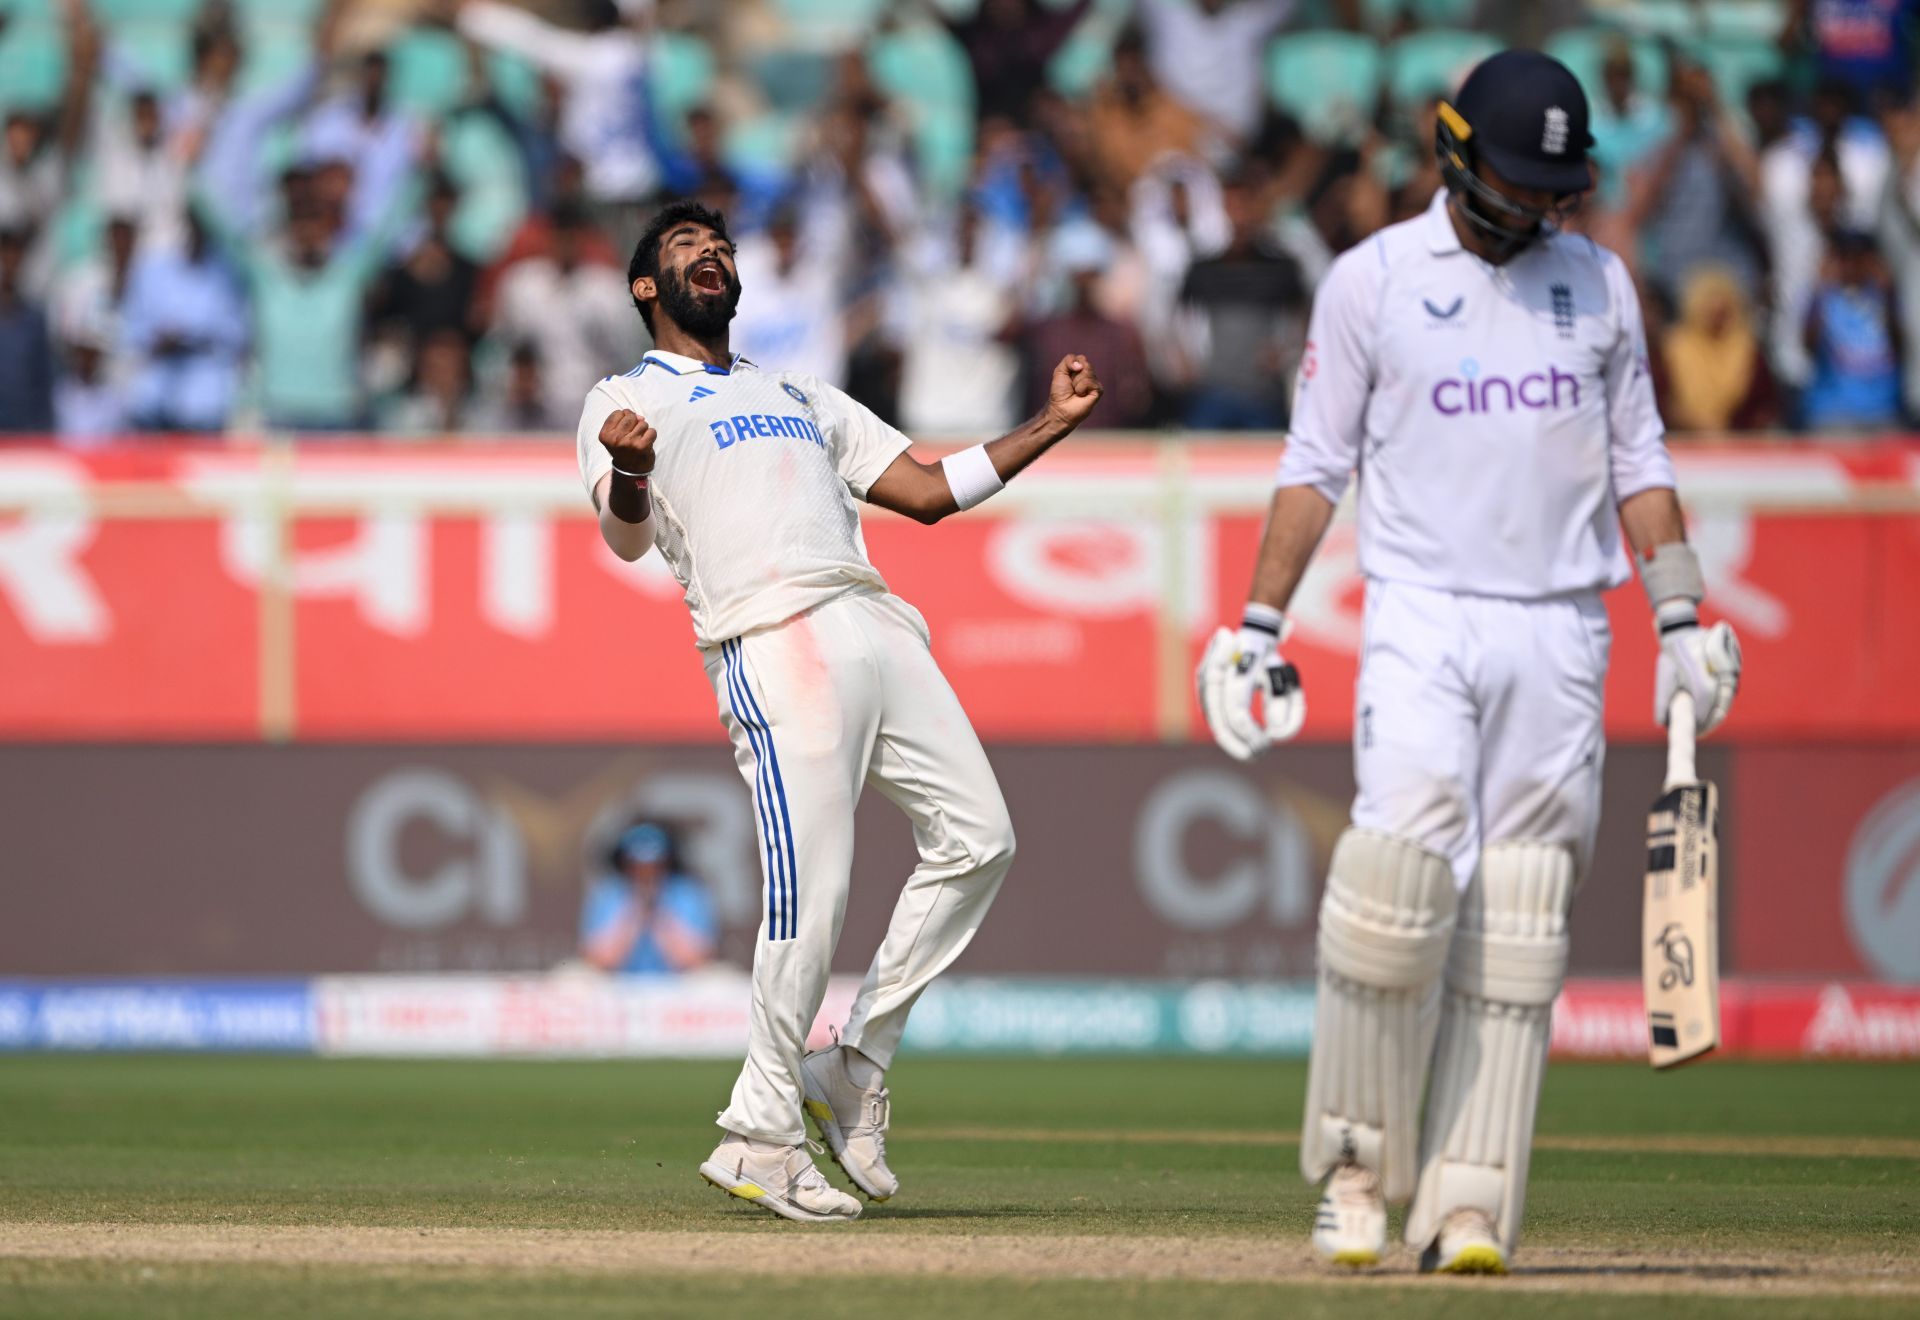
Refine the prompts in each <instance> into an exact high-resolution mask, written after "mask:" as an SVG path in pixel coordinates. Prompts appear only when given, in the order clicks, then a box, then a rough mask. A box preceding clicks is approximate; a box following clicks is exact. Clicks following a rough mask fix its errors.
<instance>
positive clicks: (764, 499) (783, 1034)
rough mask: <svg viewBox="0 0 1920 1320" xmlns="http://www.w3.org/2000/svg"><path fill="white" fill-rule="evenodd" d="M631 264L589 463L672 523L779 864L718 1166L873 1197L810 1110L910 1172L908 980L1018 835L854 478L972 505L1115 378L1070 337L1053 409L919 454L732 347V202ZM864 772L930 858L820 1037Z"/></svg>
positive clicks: (641, 510) (723, 1171)
mask: <svg viewBox="0 0 1920 1320" xmlns="http://www.w3.org/2000/svg"><path fill="white" fill-rule="evenodd" d="M627 281H628V285H629V287H630V289H631V292H632V295H633V301H634V305H635V306H636V307H637V308H638V309H639V312H640V318H641V320H643V321H644V322H646V325H647V330H648V332H649V333H650V334H651V335H652V336H653V342H654V344H655V347H654V349H653V350H652V351H651V352H649V353H648V354H647V355H646V356H645V357H644V358H643V359H641V361H640V363H639V365H638V366H636V367H634V368H633V370H631V371H629V372H627V373H626V374H625V375H622V376H612V377H609V378H607V379H605V380H603V381H601V382H600V383H599V384H598V385H595V386H594V387H593V389H592V390H591V391H590V392H589V393H588V395H587V402H586V408H585V410H584V411H583V412H582V413H581V416H580V429H579V434H578V447H579V460H580V477H581V480H582V481H583V482H585V484H586V488H587V490H588V491H589V492H590V493H591V494H592V497H593V504H594V507H595V509H596V510H598V512H599V518H600V534H601V536H602V537H603V538H604V539H605V541H606V543H607V545H608V546H609V547H610V548H611V549H612V550H613V552H614V553H615V554H617V555H619V556H620V557H621V558H622V559H625V560H629V561H632V560H637V559H639V558H640V557H641V556H642V555H644V554H646V552H647V551H648V550H649V549H650V548H653V547H656V546H657V547H658V548H659V551H660V554H661V555H662V557H663V558H664V559H665V560H666V562H667V565H668V567H669V568H670V569H672V571H673V575H674V577H675V578H676V579H677V580H678V581H679V582H680V584H681V586H683V587H684V588H685V589H686V602H687V609H688V611H689V612H690V613H691V614H692V616H693V629H694V639H695V641H696V643H697V644H698V646H699V647H700V651H701V654H702V656H703V657H704V660H705V664H706V671H707V678H708V680H709V681H710V682H711V683H712V684H713V691H714V696H715V699H716V702H717V704H718V706H719V714H720V722H721V724H722V725H723V726H724V727H725V729H726V731H727V734H728V737H729V738H730V739H731V740H732V742H733V753H734V760H735V762H736V763H737V764H738V765H739V767H740V774H741V777H742V778H744V779H745V780H746V783H747V789H748V791H749V792H750V793H751V795H752V798H753V806H754V811H755V814H756V817H757V820H758V835H759V842H760V848H761V861H762V863H763V871H764V876H765V883H766V894H765V903H764V906H763V909H762V914H761V922H760V930H759V936H758V941H757V943H756V945H755V949H754V959H753V1007H752V1015H751V1027H750V1035H749V1039H748V1045H747V1060H746V1066H745V1067H744V1068H742V1069H741V1072H740V1077H739V1080H738V1081H736V1082H735V1083H734V1087H733V1097H732V1100H731V1102H730V1103H729V1104H728V1105H727V1108H726V1110H725V1112H723V1113H722V1114H721V1115H720V1118H719V1125H720V1127H721V1128H722V1129H724V1131H725V1134H726V1135H725V1136H724V1137H723V1138H722V1140H721V1141H720V1144H719V1145H718V1146H717V1147H715V1149H714V1152H713V1154H712V1155H711V1156H710V1157H709V1158H708V1159H707V1161H706V1163H704V1164H702V1165H701V1166H700V1174H701V1176H702V1177H704V1178H705V1179H706V1180H707V1181H708V1182H710V1183H712V1184H714V1185H715V1186H716V1187H719V1188H720V1189H722V1190H723V1191H726V1192H728V1193H730V1194H732V1195H734V1196H736V1197H739V1198H741V1199H742V1200H745V1201H748V1202H751V1203H752V1204H755V1205H758V1206H762V1207H764V1208H766V1209H768V1210H771V1211H772V1212H773V1213H775V1214H777V1215H781V1216H783V1217H785V1218H787V1219H795V1220H806V1221H832V1220H849V1219H854V1218H857V1217H858V1216H859V1214H860V1203H859V1202H858V1201H856V1200H855V1199H854V1198H853V1197H851V1196H848V1195H846V1194H845V1193H844V1192H841V1191H839V1190H837V1189H835V1188H834V1187H832V1186H830V1185H829V1184H828V1182H827V1181H826V1179H825V1178H823V1177H822V1176H821V1175H820V1172H819V1170H818V1169H816V1168H815V1167H814V1164H813V1161H812V1159H811V1157H810V1156H809V1155H808V1153H807V1146H806V1144H805V1143H806V1134H805V1128H804V1125H803V1119H802V1112H803V1110H804V1112H805V1113H806V1114H810V1115H811V1116H812V1117H813V1119H814V1121H815V1123H816V1124H817V1125H818V1127H819V1130H820V1135H821V1137H822V1138H823V1139H824V1141H825V1142H826V1144H827V1148H828V1150H829V1151H830V1153H831V1154H832V1156H833V1158H834V1159H835V1161H837V1162H838V1163H839V1165H840V1166H841V1168H842V1169H843V1170H845V1172H846V1174H847V1176H848V1177H849V1178H850V1179H851V1180H852V1181H853V1184H854V1185H855V1186H856V1187H858V1188H859V1189H860V1190H861V1191H862V1192H864V1193H866V1194H867V1195H868V1196H869V1197H871V1198H873V1199H874V1200H876V1201H884V1200H886V1199H887V1198H888V1197H890V1196H892V1195H893V1194H894V1192H895V1191H896V1190H897V1189H898V1181H897V1180H896V1179H895V1177H894V1175H893V1173H892V1171H891V1170H889V1169H888V1167H887V1158H886V1132H887V1123H888V1115H889V1098H888V1091H887V1087H886V1082H885V1076H886V1070H887V1066H888V1065H889V1064H890V1063H891V1062H892V1059H893V1054H894V1050H895V1048H896V1047H897V1046H898V1045H899V1043H900V1035H901V1032H902V1031H903V1030H904V1029H905V1027H906V1023H907V1013H908V1011H909V1010H910V1009H912V1007H913V1004H914V1001H915V1000H916V999H918V998H919V996H920V992H921V991H922V990H924V989H926V987H927V983H928V982H929V981H931V980H932V979H933V978H934V977H935V976H937V975H938V974H939V973H940V972H941V971H942V970H943V969H945V968H946V967H947V966H948V965H949V964H950V963H952V962H953V960H954V959H955V958H957V957H958V956H959V955H960V952H961V951H962V950H963V949H965V948H966V947H967V943H968V941H970V940H971V939H972V938H973V934H974V931H976V930H977V929H978V928H979V926H980V920H981V918H982V917H983V916H985V915H986V910H987V906H988V905H989V904H990V903H992V901H993V896H994V894H995V892H996V891H997V890H998V889H999V888H1000V882H1001V880H1002V879H1003V878H1004V877H1005V876H1006V874H1007V867H1008V865H1009V864H1010V863H1011V862H1012V860H1013V826H1012V824H1011V822H1010V821H1009V820H1008V818H1007V807H1006V803H1005V802H1004V801H1003V800H1002V798H1001V796H1000V788H999V786H998V784H996V783H995V781H994V777H993V769H992V767H991V766H990V765H988V763H987V757H986V753H985V751H983V750H982V748H981V746H980V740H979V739H978V738H977V737H976V736H975V734H974V732H973V728H972V726H971V725H970V724H968V722H967V716H966V712H964V711H963V710H961V709H960V703H959V701H958V700H957V699H956V698H955V697H954V694H953V690H952V688H950V687H948V685H947V681H946V679H945V677H943V676H942V675H941V673H940V670H939V667H938V666H937V665H935V664H934V660H933V655H932V652H931V651H930V650H929V649H928V634H927V625H926V622H925V621H924V620H923V619H922V618H921V617H920V614H919V612H918V611H916V610H915V609H914V608H913V607H912V606H910V605H908V604H907V603H906V602H905V601H903V600H901V599H900V598H899V597H897V596H895V595H893V594H891V593H890V592H889V591H888V590H887V584H886V583H885V582H884V581H883V580H882V579H881V577H880V574H879V573H878V572H876V571H875V569H874V567H873V565H872V563H870V562H869V561H868V559H867V550H866V544H865V542H864V541H863V539H862V537H861V534H860V512H859V504H858V502H859V501H862V500H864V501H866V502H868V503H871V504H877V505H879V506H881V507H882V508H887V509H892V510H894V511H895V512H897V513H903V514H905V515H907V516H908V517H910V518H913V519H915V520H917V521H919V522H923V523H929V524H931V523H935V522H938V521H939V520H940V519H942V518H944V517H946V516H947V515H948V514H950V513H954V512H956V511H958V510H961V509H968V508H972V507H973V506H974V505H976V504H978V503H980V502H981V501H982V500H984V499H986V498H988V497H989V496H991V495H992V494H994V493H995V492H996V491H998V490H1000V489H1001V487H1002V486H1003V484H1004V483H1005V482H1006V481H1007V480H1009V479H1010V478H1012V477H1013V476H1014V475H1015V474H1016V473H1018V472H1020V471H1021V470H1022V469H1023V468H1025V467H1026V466H1027V465H1028V464H1029V463H1031V462H1033V461H1034V460H1035V459H1036V458H1038V457H1039V456H1040V455H1041V454H1043V453H1045V452H1046V451H1047V450H1048V449H1049V448H1051V447H1052V446H1053V445H1054V444H1056V443H1058V442H1059V441H1060V440H1061V439H1063V438H1064V437H1065V436H1066V435H1067V434H1068V433H1069V432H1071V431H1072V430H1073V429H1074V428H1075V427H1077V426H1078V425H1080V423H1081V422H1082V421H1084V420H1086V417H1087V414H1088V413H1089V412H1091V411H1092V410H1093V407H1094V405H1095V404H1096V403H1098V402H1099V400H1100V382H1099V380H1098V379H1097V378H1096V377H1095V375H1094V371H1093V365H1092V363H1090V362H1088V361H1087V359H1086V358H1084V357H1080V356H1077V355H1070V356H1068V357H1066V358H1063V359H1062V360H1061V361H1060V363H1059V365H1057V366H1056V367H1055V368H1054V370H1053V382H1052V388H1051V392H1050V395H1049V398H1048V402H1047V406H1046V407H1045V408H1044V409H1043V410H1042V411H1041V412H1040V413H1039V414H1038V415H1036V416H1034V417H1033V418H1031V419H1029V420H1028V421H1026V422H1023V423H1021V424H1020V425H1019V426H1017V427H1015V428H1014V429H1013V430H1012V431H1009V432H1008V433H1007V434H1006V435H1003V436H1001V437H1000V438H998V439H996V440H994V441H992V442H990V443H988V444H984V445H975V446H973V447H972V448H970V449H965V450H962V451H961V452H959V453H957V454H953V455H951V456H949V457H948V458H946V459H944V460H942V461H941V462H939V463H933V464H928V463H922V462H920V461H918V460H917V459H915V458H914V457H913V456H912V455H911V454H909V453H908V452H907V450H908V447H909V444H910V443H911V442H910V441H909V440H908V439H907V437H906V436H904V435H902V434H901V433H900V432H899V431H896V430H895V429H894V428H893V427H891V426H888V425H887V424H886V423H884V422H882V421H881V420H880V419H879V418H878V417H876V416H874V414H873V413H871V412H869V411H868V410H867V409H866V408H864V407H862V406H861V405H860V404H858V403H856V402H854V400H853V399H851V398H849V397H848V396H847V395H846V394H844V393H842V392H841V391H840V390H838V389H836V388H834V387H833V386H831V385H828V384H826V383H825V382H823V381H821V380H818V379H816V378H815V377H812V376H807V375H801V374H799V373H795V372H786V371H777V370H769V371H762V370H760V369H759V368H757V367H756V366H755V365H754V364H753V363H751V362H749V361H747V360H745V359H744V358H740V357H737V356H735V355H733V354H731V353H730V352H729V351H728V347H727V340H728V324H729V322H731V321H732V319H733V314H734V309H735V307H736V306H737V305H738V303H739V300H740V278H739V272H738V269H737V268H736V266H735V264H734V248H733V243H732V242H731V241H730V240H729V239H728V237H727V228H726V221H725V220H724V218H723V217H722V216H720V215H719V214H718V213H717V212H714V211H710V210H708V209H707V208H705V207H703V206H701V205H699V204H698V203H695V202H675V203H673V204H671V205H669V206H667V207H666V208H665V209H664V210H662V211H660V212H659V214H657V215H655V216H654V217H653V219H652V221H651V222H650V223H649V224H648V225H647V228H646V231H645V233H643V234H642V235H641V237H640V241H639V244H638V246H637V247H636V248H635V249H634V253H633V260H632V263H631V264H630V265H629V267H628V270H627ZM866 784H872V785H873V786H874V787H875V788H876V789H878V790H879V791H880V793H881V794H882V795H883V796H885V797H886V798H887V800H888V801H890V802H892V803H893V804H894V805H895V806H897V807H899V808H900V810H902V811H903V812H905V813H906V815H907V817H908V819H909V820H911V821H912V822H913V835H914V843H915V846H916V847H917V849H918V851H919V854H920V862H919V865H918V866H917V867H916V868H915V869H914V871H913V874H912V875H911V876H909V877H908V878H907V882H906V887H905V888H904V890H902V892H901V894H900V898H899V901H898V903H897V905H896V906H895V908H894V912H893V920H892V923H891V924H890V925H889V927H888V929H887V934H886V938H885V939H884V940H883V941H882V942H881V945H880V949H879V952H878V954H876V955H875V957H874V960H873V965H872V967H871V969H869V971H868V972H867V976H866V980H865V981H864V982H863V983H862V985H861V987H860V992H859V997H858V998H857V999H856V1000H855V1001H854V1005H853V1011H852V1013H851V1015H850V1016H849V1017H848V1019H847V1023H846V1027H845V1030H843V1031H841V1032H840V1033H839V1034H838V1041H837V1043H836V1044H835V1045H834V1046H833V1047H831V1048H828V1049H824V1050H820V1051H816V1052H815V1053H812V1054H805V1049H806V1039H807V1033H808V1031H809V1030H810V1029H811V1027H812V1025H813V1020H814V1016H815V1014H817V1013H818V1012H819V1010H820V1003H821V1000H822V998H823V997H824V996H825V994H826V987H827V971H828V967H829V964H830V963H831V961H832V957H833V950H834V945H835V943H836V942H837V941H838V939H839V937H840V921H841V916H842V914H843V913H844V912H845V910H846V904H847V883H848V875H849V872H850V869H851V867H852V863H853V809H854V804H855V803H856V802H857V801H858V800H859V797H860V792H861V788H862V787H863V786H864V785H866ZM803 1056H804V1057H803Z"/></svg>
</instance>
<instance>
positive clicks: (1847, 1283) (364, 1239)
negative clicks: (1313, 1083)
mask: <svg viewBox="0 0 1920 1320" xmlns="http://www.w3.org/2000/svg"><path fill="white" fill-rule="evenodd" d="M785 1231H787V1232H790V1233H792V1234H793V1235H795V1236H796V1237H798V1236H800V1235H805V1237H804V1240H805V1241H806V1242H807V1245H808V1248H809V1249H807V1250H802V1251H793V1252H786V1251H782V1252H777V1253H776V1252H762V1253H751V1252H743V1251H742V1250H741V1239H740V1237H739V1236H738V1235H737V1234H730V1233H728V1234H717V1233H701V1232H673V1231H665V1232H652V1233H628V1232H606V1231H601V1232H593V1231H584V1232H582V1231H566V1232H562V1231H555V1230H543V1229H448V1228H420V1229H380V1228H300V1227H285V1226H255V1227H230V1226H226V1225H214V1224H89V1223H72V1224H35V1223H9V1222H0V1258H14V1259H24V1260H68V1261H72V1260H88V1261H100V1262H116V1263H163V1262H165V1263H173V1262H181V1261H193V1262H200V1263H205V1264H224V1265H262V1264H271V1265H307V1266H352V1267H361V1268H367V1267H374V1268H389V1269H391V1268H400V1269H412V1270H448V1269H459V1268H469V1269H482V1270H524V1271H535V1272H538V1273H541V1274H544V1275H569V1274H636V1275H657V1274H694V1275H698V1274H706V1273H709V1272H716V1273H726V1274H741V1273H747V1274H764V1275H769V1276H777V1277H780V1278H783V1279H785V1278H792V1277H793V1276H795V1275H818V1276H825V1275H851V1276H857V1277H863V1278H871V1277H873V1276H876V1275H886V1276H894V1277H919V1278H930V1277H931V1278H966V1279H982V1278H1012V1279H1049V1280H1059V1279H1075V1280H1137V1281H1172V1280H1194V1281H1206V1282H1212V1283H1268V1284H1302V1283H1315V1282H1321V1283H1325V1284H1327V1285H1328V1286H1340V1287H1353V1286H1362V1287H1365V1286H1382V1285H1392V1284H1401V1285H1404V1284H1406V1283H1407V1282H1409V1281H1410V1279H1411V1277H1413V1275H1414V1262H1413V1259H1412V1257H1411V1255H1410V1254H1409V1253H1404V1252H1403V1253H1400V1255H1399V1256H1397V1257H1396V1258H1395V1259H1394V1260H1393V1261H1392V1262H1391V1263H1389V1264H1388V1265H1387V1266H1385V1267H1383V1268H1382V1269H1380V1270H1377V1271H1373V1272H1371V1273H1369V1274H1367V1275H1364V1276H1357V1275H1356V1276H1335V1275H1333V1274H1332V1273H1330V1272H1329V1271H1328V1270H1327V1269H1326V1268H1325V1267H1324V1266H1322V1265H1320V1264H1319V1263H1318V1262H1317V1261H1315V1260H1314V1259H1313V1256H1312V1254H1311V1253H1310V1252H1309V1251H1308V1250H1307V1248H1306V1246H1305V1244H1304V1243H1303V1242H1301V1241H1300V1240H1299V1239H1298V1238H1297V1237H1293V1238H1288V1239H1283V1240H1272V1239H1249V1238H1220V1237H1209V1238H1190V1237H1145V1236H1143V1237H1067V1236H1056V1237H1017V1236H1010V1235H1002V1234H965V1235H962V1234H954V1233H939V1234H934V1233H920V1234H914V1233H894V1234H888V1235H886V1236H884V1237H880V1236H869V1237H865V1238H863V1237H862V1236H861V1235H860V1231H859V1228H858V1227H857V1226H836V1227H833V1228H821V1229H806V1228H801V1229H796V1230H785ZM826 1235H831V1237H832V1243H833V1245H832V1249H831V1250H820V1249H814V1248H819V1247H823V1246H824V1245H825V1242H824V1240H823V1239H824V1238H825V1237H826ZM1424 1282H1425V1284H1426V1285H1427V1286H1430V1287H1453V1288H1458V1287H1474V1286H1494V1287H1499V1288H1501V1289H1503V1290H1505V1291H1515V1290H1520V1291H1540V1292H1554V1293H1566V1292H1609V1293H1613V1292H1627V1293H1704V1294H1718V1295H1723V1296H1725V1295H1734V1296H1765V1297H1811V1296H1828V1295H1834V1296H1852V1297H1884V1298H1887V1299H1888V1300H1890V1301H1905V1302H1912V1303H1915V1304H1920V1261H1916V1260H1915V1259H1914V1258H1912V1257H1911V1256H1907V1257H1905V1258H1901V1257H1895V1256H1887V1255H1880V1256H1873V1255H1860V1256H1846V1257H1837V1256H1830V1255H1829V1256H1822V1257H1819V1258H1816V1259H1811V1260H1802V1261H1794V1262H1781V1261H1778V1260H1766V1259H1761V1258H1758V1257H1755V1256H1753V1255H1750V1254H1738V1253H1725V1254H1722V1253H1713V1252H1687V1253H1672V1254H1669V1255H1662V1256H1656V1257H1652V1258H1649V1257H1648V1256H1647V1255H1646V1254H1645V1253H1642V1254H1640V1255H1638V1256H1637V1257H1635V1258H1632V1259H1629V1258H1626V1257H1625V1256H1624V1255H1623V1253H1619V1252H1596V1251H1585V1250H1580V1249H1577V1248H1564V1247H1561V1248H1551V1247H1550V1248H1541V1249H1535V1250H1529V1251H1527V1252H1526V1253H1525V1255H1524V1258H1523V1259H1522V1261H1521V1262H1520V1268H1519V1269H1518V1271H1517V1272H1516V1273H1515V1275H1514V1276H1513V1277H1511V1278H1509V1279H1507V1280H1505V1281H1502V1282H1499V1283H1491V1284H1489V1283H1478V1284H1477V1283H1475V1282H1473V1281H1469V1280H1456V1279H1444V1278H1438V1277H1433V1278H1428V1279H1426V1280H1424Z"/></svg>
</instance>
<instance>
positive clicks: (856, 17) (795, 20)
mask: <svg viewBox="0 0 1920 1320" xmlns="http://www.w3.org/2000/svg"><path fill="white" fill-rule="evenodd" d="M775 7H776V9H777V10H778V11H779V14H780V17H781V18H783V19H785V20H786V23H787V27H788V29H789V31H790V33H791V35H792V39H793V42H794V44H795V45H796V46H798V47H801V48H803V49H806V50H815V51H842V50H846V49H848V48H849V47H852V46H857V45H860V44H861V43H862V42H864V41H865V40H866V37H867V34H868V33H869V32H872V31H873V29H874V28H875V27H877V26H878V25H879V22H880V18H881V16H882V15H883V14H884V13H885V12H886V9H887V3H886V0H778V3H777V5H776V6H775Z"/></svg>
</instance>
